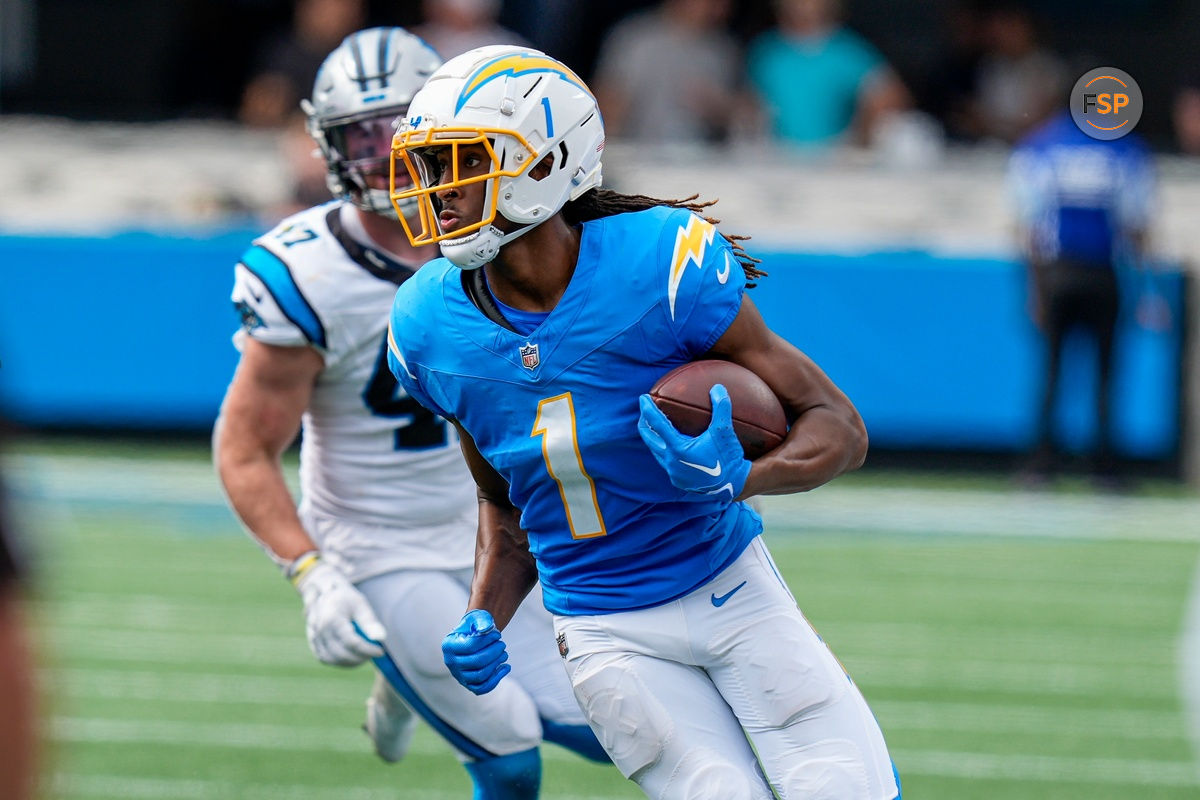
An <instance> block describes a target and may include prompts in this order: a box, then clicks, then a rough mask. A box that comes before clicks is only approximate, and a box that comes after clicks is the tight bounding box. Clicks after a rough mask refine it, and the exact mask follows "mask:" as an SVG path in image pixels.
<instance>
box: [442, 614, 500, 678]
mask: <svg viewBox="0 0 1200 800" xmlns="http://www.w3.org/2000/svg"><path fill="white" fill-rule="evenodd" d="M442 660H443V661H445V662H446V666H447V667H449V668H450V674H451V675H453V676H454V679H455V680H456V681H458V682H459V683H461V684H462V685H463V686H465V687H467V688H468V689H470V690H471V691H472V692H474V693H475V694H487V693H488V692H490V691H491V690H492V689H495V688H496V684H497V683H499V682H500V679H501V678H503V677H504V676H505V675H507V674H508V673H509V672H511V671H512V667H511V666H509V665H508V664H505V663H504V662H505V661H508V652H507V651H506V650H505V647H504V642H502V641H501V640H500V631H498V630H497V629H496V622H495V621H494V620H493V619H492V615H491V614H489V613H488V612H486V611H483V610H481V609H475V610H474V611H468V612H467V613H466V614H464V615H463V618H462V621H461V622H459V623H458V627H456V628H455V629H454V630H452V631H450V633H448V634H446V638H445V639H442Z"/></svg>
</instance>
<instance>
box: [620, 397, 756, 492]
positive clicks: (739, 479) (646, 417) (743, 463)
mask: <svg viewBox="0 0 1200 800" xmlns="http://www.w3.org/2000/svg"><path fill="white" fill-rule="evenodd" d="M708 397H709V400H711V401H712V421H711V422H709V424H708V430H706V431H704V433H702V434H700V435H699V436H685V435H684V434H682V433H680V432H679V431H678V430H676V429H675V426H674V425H672V424H671V421H670V420H669V419H667V417H666V415H665V414H663V412H662V411H661V410H660V409H659V407H658V406H656V405H655V404H654V400H652V399H651V398H650V395H648V394H644V395H642V396H641V397H640V398H639V400H638V403H639V404H640V406H641V409H642V416H641V418H640V419H639V420H638V433H639V434H641V436H642V441H643V442H645V443H646V446H647V447H649V448H650V452H651V453H653V454H654V458H655V459H656V460H657V461H658V463H659V464H661V465H662V468H663V469H665V470H666V471H667V475H668V476H669V477H670V479H671V483H672V484H674V485H675V486H676V487H677V488H679V489H683V490H684V491H688V492H695V493H697V494H721V493H722V492H726V491H727V492H729V499H731V500H732V499H734V498H736V497H737V496H738V495H740V494H741V493H742V489H743V488H744V487H745V486H746V478H747V476H749V475H750V462H749V461H747V460H746V456H745V454H744V453H743V452H742V443H741V442H739V441H738V438H737V434H736V433H734V432H733V404H732V403H731V402H730V401H729V392H728V391H726V389H725V387H724V386H722V385H721V384H719V383H718V384H716V385H715V386H713V387H712V388H711V389H709V390H708Z"/></svg>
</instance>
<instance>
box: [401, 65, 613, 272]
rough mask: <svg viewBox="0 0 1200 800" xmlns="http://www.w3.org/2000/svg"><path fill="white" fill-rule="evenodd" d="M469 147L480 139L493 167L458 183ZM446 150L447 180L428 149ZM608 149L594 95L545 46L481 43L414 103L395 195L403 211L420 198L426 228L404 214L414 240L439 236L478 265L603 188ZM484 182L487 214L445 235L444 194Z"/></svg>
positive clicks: (466, 264) (465, 261) (445, 251)
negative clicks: (507, 224) (538, 171)
mask: <svg viewBox="0 0 1200 800" xmlns="http://www.w3.org/2000/svg"><path fill="white" fill-rule="evenodd" d="M471 144H478V145H482V147H483V148H484V149H485V151H486V152H487V154H488V155H489V156H490V157H491V162H492V163H491V167H490V169H487V170H485V172H484V174H481V175H476V176H472V177H469V178H465V179H462V180H460V179H459V175H458V163H459V159H458V147H460V146H463V145H471ZM446 147H449V148H450V153H449V158H448V159H446V160H447V161H448V163H449V164H451V165H453V169H452V173H451V174H450V176H449V177H448V178H447V179H446V180H445V181H444V182H442V183H439V180H442V176H440V175H438V171H437V169H436V164H435V162H433V161H432V159H431V156H430V153H431V152H432V151H435V150H439V149H442V148H446ZM603 150H604V123H603V121H602V120H601V117H600V110H599V109H598V108H597V107H596V98H595V97H593V96H592V93H591V91H590V90H589V89H588V87H587V86H586V85H585V84H584V83H583V81H582V80H580V79H579V77H578V76H577V75H576V74H575V73H574V72H572V71H571V70H570V69H568V68H567V67H566V66H565V65H563V64H562V63H560V62H558V61H556V60H554V59H553V58H550V57H549V56H547V55H546V54H545V53H542V52H540V51H537V50H531V49H528V48H522V47H512V46H508V45H490V46H488V47H480V48H477V49H475V50H471V51H470V52H467V53H463V54H462V55H460V56H457V57H456V58H452V59H450V60H449V61H447V62H446V63H445V64H443V65H442V67H441V68H440V69H438V70H437V72H435V73H434V74H433V75H432V76H431V77H430V78H429V80H428V81H427V82H426V83H425V87H424V88H423V89H421V91H419V92H418V93H417V96H416V97H414V98H413V100H412V103H411V104H410V105H409V108H408V117H407V119H405V120H404V121H403V122H402V123H401V124H400V127H399V129H398V130H397V133H396V138H395V140H394V141H393V143H392V178H393V181H392V202H393V203H395V205H396V207H397V208H398V209H399V208H402V207H404V204H406V203H409V202H411V201H413V200H414V199H415V200H416V201H417V202H418V204H419V205H418V212H419V213H418V214H417V215H416V217H417V219H419V220H420V225H421V228H420V230H419V231H414V230H413V228H412V227H410V225H409V223H408V221H407V220H403V221H404V227H405V229H406V230H407V231H408V236H409V239H410V240H411V241H412V243H413V244H414V245H422V244H430V243H432V242H438V243H439V244H440V245H441V249H442V255H444V256H445V257H446V258H448V259H450V261H452V262H454V263H455V264H456V265H458V266H459V267H462V268H463V269H475V268H477V267H481V266H483V265H484V264H486V263H487V262H489V261H491V260H492V259H493V258H495V256H496V253H497V252H498V251H499V249H500V247H501V246H502V245H504V244H506V243H508V242H510V241H512V240H513V239H515V238H517V237H518V236H520V235H522V234H524V233H526V232H528V231H530V230H532V229H533V227H535V226H536V225H538V224H539V223H541V222H545V221H546V220H547V219H549V218H550V217H552V216H554V214H556V213H557V212H558V210H559V209H561V208H562V207H563V205H564V204H566V203H567V201H569V200H574V199H575V198H577V197H579V196H580V195H581V194H583V193H584V192H586V191H588V190H589V189H592V188H595V187H597V186H599V185H600V177H601V176H600V155H601V152H602V151H603ZM547 157H549V159H548V160H549V163H550V172H549V174H548V175H546V176H545V177H543V178H541V179H540V180H539V179H536V178H534V177H533V176H532V175H531V174H530V171H531V170H532V169H533V167H534V166H535V165H536V164H538V163H540V162H541V161H542V160H543V159H546V158H547ZM405 178H407V179H408V180H410V181H411V182H412V186H411V187H409V186H405V185H403V183H404V182H405V180H404V179H405ZM482 181H486V193H485V199H484V205H483V214H482V217H481V219H480V220H479V221H477V222H474V221H473V222H470V223H469V224H467V225H464V226H463V227H460V228H456V229H455V230H453V231H451V232H449V233H443V232H442V230H441V227H440V224H439V221H438V211H439V202H438V199H437V192H439V191H442V190H445V189H448V188H452V187H455V186H463V185H466V184H468V183H478V182H482ZM497 214H501V215H503V216H504V218H505V219H507V220H510V221H511V222H515V223H517V224H519V225H520V226H521V227H519V228H517V229H516V230H515V231H512V232H511V233H505V232H504V231H502V230H500V229H499V228H497V227H496V226H495V225H493V224H492V223H493V222H494V221H495V219H496V215H497Z"/></svg>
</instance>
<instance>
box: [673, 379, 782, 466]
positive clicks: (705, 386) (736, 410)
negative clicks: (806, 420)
mask: <svg viewBox="0 0 1200 800" xmlns="http://www.w3.org/2000/svg"><path fill="white" fill-rule="evenodd" d="M717 383H720V384H722V385H723V386H724V387H725V388H726V389H727V390H728V391H729V399H730V401H731V402H732V406H733V430H734V432H735V433H736V434H737V437H738V441H740V442H741V443H742V451H743V452H744V453H745V454H746V458H748V459H750V460H752V461H753V460H754V459H756V458H758V457H759V456H761V455H763V454H764V453H767V452H769V451H771V450H774V449H775V448H776V447H778V446H779V444H780V443H781V442H782V441H783V438H784V437H785V436H786V435H787V429H788V426H787V415H786V414H785V413H784V411H783V406H782V405H780V403H779V398H777V397H776V396H775V393H774V392H772V391H771V387H770V386H767V384H766V382H765V381H763V379H762V378H760V377H758V376H757V375H755V374H754V373H753V372H751V371H750V370H748V369H746V368H745V367H741V366H738V365H737V364H733V363H730V362H728V361H716V360H706V361H692V362H689V363H687V364H684V365H683V366H681V367H676V368H675V369H673V370H671V371H670V372H668V373H667V374H666V375H663V376H662V377H661V378H659V379H658V382H657V383H655V384H654V386H652V387H651V388H650V397H651V398H652V399H653V400H654V404H655V405H656V406H658V407H659V409H660V410H661V411H662V412H663V413H664V414H666V416H667V419H669V420H671V423H672V424H673V425H674V426H675V427H676V429H678V430H679V432H680V433H684V434H687V435H688V436H697V435H699V434H701V433H703V432H704V431H705V430H706V429H707V428H708V423H709V421H710V420H711V419H712V404H711V402H710V401H709V399H708V390H709V389H711V388H712V387H713V385H714V384H717Z"/></svg>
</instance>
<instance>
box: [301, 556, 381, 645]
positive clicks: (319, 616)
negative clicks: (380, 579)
mask: <svg viewBox="0 0 1200 800" xmlns="http://www.w3.org/2000/svg"><path fill="white" fill-rule="evenodd" d="M287 577H288V580H290V581H291V582H292V585H293V586H295V587H296V591H297V592H299V593H300V596H301V597H302V598H303V599H304V618H305V626H304V628H305V633H306V634H307V635H308V646H309V649H311V650H312V651H313V655H315V656H316V657H317V659H318V660H319V661H321V662H323V663H325V664H332V665H334V666H338V667H353V666H355V665H356V664H361V663H362V662H364V661H366V660H367V659H368V658H378V657H379V656H382V655H383V645H382V644H381V642H382V641H383V639H384V636H385V635H386V634H385V631H384V628H383V623H381V622H380V621H379V618H378V617H376V616H375V612H374V611H372V610H371V604H370V603H368V602H367V598H365V597H363V595H362V592H360V591H358V589H355V588H354V584H352V583H350V581H349V580H348V579H347V578H346V576H345V575H343V574H342V573H341V572H339V571H338V569H337V567H334V566H332V565H330V564H327V563H325V562H324V561H322V560H321V558H320V556H319V555H318V554H317V553H315V552H312V553H305V554H304V555H302V556H300V557H299V558H297V559H296V560H295V561H293V562H292V563H291V565H290V566H289V567H288V570H287Z"/></svg>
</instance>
